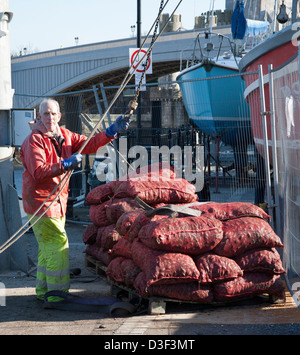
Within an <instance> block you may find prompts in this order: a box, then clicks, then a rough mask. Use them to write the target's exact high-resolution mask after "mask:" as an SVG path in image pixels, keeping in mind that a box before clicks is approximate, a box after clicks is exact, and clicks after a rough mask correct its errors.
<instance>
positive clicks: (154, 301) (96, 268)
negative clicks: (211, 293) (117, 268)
mask: <svg viewBox="0 0 300 355" xmlns="http://www.w3.org/2000/svg"><path fill="white" fill-rule="evenodd" d="M85 266H86V268H87V269H88V270H89V271H91V272H93V273H95V274H97V275H99V276H100V277H102V278H103V279H105V280H106V281H107V282H108V283H109V284H110V286H111V294H112V295H113V296H118V295H119V294H120V293H121V292H123V293H126V298H127V300H128V301H130V300H132V299H133V298H138V299H140V303H142V302H143V301H144V302H148V314H152V315H155V314H156V315H158V314H165V313H166V308H167V304H168V303H171V302H172V303H180V304H195V305H199V306H202V307H205V306H209V307H212V306H217V307H219V306H224V305H228V304H231V305H232V304H234V303H238V302H239V301H232V302H230V301H228V302H213V303H210V304H204V303H199V302H193V301H183V300H177V299H173V298H166V297H155V296H152V297H149V298H142V297H141V296H140V295H139V294H138V293H137V292H136V291H135V290H134V289H132V288H129V287H127V286H125V285H123V284H120V283H118V282H116V281H114V280H112V279H110V278H109V277H108V276H107V275H106V270H107V266H105V265H104V264H103V263H102V262H101V261H99V260H96V259H94V258H93V257H92V256H90V255H87V254H86V255H85ZM255 297H257V298H258V299H263V300H265V301H268V302H269V303H284V302H285V299H278V298H276V297H275V296H273V295H267V296H266V295H264V294H263V295H257V296H255ZM252 299H253V297H252V298H251V297H249V300H252ZM241 301H242V302H245V301H247V299H244V300H241Z"/></svg>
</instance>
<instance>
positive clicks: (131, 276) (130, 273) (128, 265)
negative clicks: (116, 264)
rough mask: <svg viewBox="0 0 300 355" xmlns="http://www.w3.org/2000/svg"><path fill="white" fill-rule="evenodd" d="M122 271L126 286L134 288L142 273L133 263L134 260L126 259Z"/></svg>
mask: <svg viewBox="0 0 300 355" xmlns="http://www.w3.org/2000/svg"><path fill="white" fill-rule="evenodd" d="M121 270H122V276H123V282H124V284H125V285H126V286H127V287H133V284H134V281H135V279H136V277H137V275H138V274H139V273H140V272H141V269H140V268H139V267H138V266H137V265H136V264H135V263H134V262H133V260H132V259H126V258H125V259H123V261H122V262H121Z"/></svg>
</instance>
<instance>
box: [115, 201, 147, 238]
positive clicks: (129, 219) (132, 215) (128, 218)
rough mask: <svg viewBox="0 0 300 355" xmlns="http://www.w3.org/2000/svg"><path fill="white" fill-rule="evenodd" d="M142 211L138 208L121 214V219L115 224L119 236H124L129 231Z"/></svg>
mask: <svg viewBox="0 0 300 355" xmlns="http://www.w3.org/2000/svg"><path fill="white" fill-rule="evenodd" d="M143 211H144V210H143V209H142V208H138V209H136V210H133V211H129V212H125V213H123V214H122V216H121V217H119V219H118V221H117V223H116V230H117V231H118V232H119V233H120V234H121V235H123V236H124V235H126V233H127V232H128V231H129V229H130V227H131V226H132V225H133V224H134V222H135V220H136V218H137V217H138V216H139V215H140V214H141V213H142V212H143Z"/></svg>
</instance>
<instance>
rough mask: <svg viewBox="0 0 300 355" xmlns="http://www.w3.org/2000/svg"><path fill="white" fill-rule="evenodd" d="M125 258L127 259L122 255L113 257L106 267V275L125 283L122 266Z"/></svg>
mask: <svg viewBox="0 0 300 355" xmlns="http://www.w3.org/2000/svg"><path fill="white" fill-rule="evenodd" d="M123 260H125V259H124V258H123V257H122V256H119V257H117V258H115V259H113V260H112V261H111V262H110V263H109V265H108V267H107V269H106V275H107V276H108V277H109V278H111V279H112V280H114V281H116V282H120V283H124V279H123V272H122V268H121V263H122V261H123Z"/></svg>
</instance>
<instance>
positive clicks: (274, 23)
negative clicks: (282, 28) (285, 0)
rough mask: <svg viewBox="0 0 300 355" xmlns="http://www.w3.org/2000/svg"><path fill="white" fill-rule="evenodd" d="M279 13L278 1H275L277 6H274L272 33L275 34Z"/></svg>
mask: <svg viewBox="0 0 300 355" xmlns="http://www.w3.org/2000/svg"><path fill="white" fill-rule="evenodd" d="M277 11H278V0H275V4H274V16H273V23H272V32H273V33H275V32H276V26H277V21H276V17H277Z"/></svg>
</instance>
